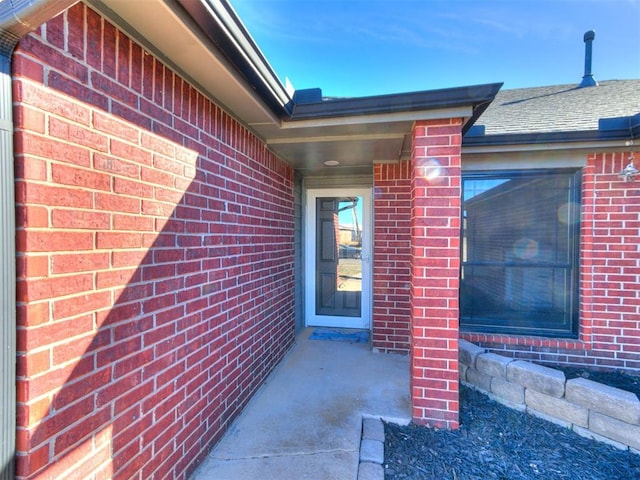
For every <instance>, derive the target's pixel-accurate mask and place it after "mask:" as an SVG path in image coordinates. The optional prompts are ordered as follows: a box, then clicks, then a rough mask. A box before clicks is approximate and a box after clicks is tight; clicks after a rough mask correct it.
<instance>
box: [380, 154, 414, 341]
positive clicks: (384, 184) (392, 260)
mask: <svg viewBox="0 0 640 480" xmlns="http://www.w3.org/2000/svg"><path fill="white" fill-rule="evenodd" d="M374 179H375V180H374V181H375V188H374V209H373V211H374V216H375V219H374V236H373V238H374V249H373V251H374V261H373V329H372V331H373V334H372V338H373V347H374V348H377V349H379V350H381V351H384V352H398V353H408V352H409V348H410V341H411V338H410V335H411V332H410V328H409V325H410V317H411V305H410V303H409V285H410V283H409V282H410V273H411V269H410V262H411V162H409V161H406V162H402V163H399V164H384V165H376V166H375V169H374Z"/></svg>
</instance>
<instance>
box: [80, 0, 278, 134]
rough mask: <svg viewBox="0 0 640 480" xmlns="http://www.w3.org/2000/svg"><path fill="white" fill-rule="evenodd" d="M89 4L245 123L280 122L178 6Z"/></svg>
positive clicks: (103, 0)
mask: <svg viewBox="0 0 640 480" xmlns="http://www.w3.org/2000/svg"><path fill="white" fill-rule="evenodd" d="M90 3H91V4H92V5H94V6H95V7H96V8H98V9H99V10H100V11H101V13H103V14H105V15H106V16H107V17H108V18H109V19H110V20H112V21H114V22H115V23H116V24H117V25H118V26H119V27H120V28H122V29H123V30H124V31H125V32H126V33H127V34H129V35H131V36H132V37H133V38H134V40H136V41H138V42H139V43H141V44H142V46H143V47H144V48H148V49H150V50H151V52H152V53H155V54H159V55H160V57H161V59H162V57H164V58H166V59H167V60H168V61H169V62H170V63H171V64H173V65H174V66H175V67H177V68H178V69H180V70H181V72H180V73H184V74H185V75H187V76H188V77H189V79H191V80H193V81H194V82H195V83H196V85H197V86H199V87H200V88H202V89H203V90H204V92H203V93H205V94H206V95H208V96H210V97H211V98H212V99H214V100H216V102H217V103H219V104H221V106H223V107H224V108H225V109H227V110H228V112H229V113H231V114H233V115H234V116H235V117H237V118H238V119H239V120H241V121H243V122H244V123H245V124H247V125H251V124H268V125H269V124H274V125H277V124H279V119H278V118H277V117H275V116H274V115H273V113H272V112H271V111H270V110H269V108H268V107H267V106H265V105H264V103H263V102H262V100H261V99H260V98H259V96H258V95H257V94H256V93H255V92H254V91H253V89H251V88H250V87H249V85H248V84H247V83H246V82H245V81H244V79H242V78H241V77H240V75H239V74H237V73H236V71H235V69H234V68H233V67H232V66H231V65H230V64H229V62H228V61H227V60H226V59H225V58H224V57H223V56H222V55H221V54H220V53H219V52H218V51H217V49H216V48H215V46H213V45H210V43H209V41H208V40H207V39H204V38H202V37H201V35H199V33H198V29H197V27H196V26H195V25H191V23H190V21H189V18H188V16H187V15H181V14H179V13H177V11H174V10H173V9H172V8H171V7H170V6H169V4H168V2H164V1H162V0H144V1H142V0H90ZM114 13H115V15H116V17H115V18H114V15H113V14H114ZM117 17H119V18H120V19H122V20H123V21H124V24H122V21H120V20H119V19H118V18H117Z"/></svg>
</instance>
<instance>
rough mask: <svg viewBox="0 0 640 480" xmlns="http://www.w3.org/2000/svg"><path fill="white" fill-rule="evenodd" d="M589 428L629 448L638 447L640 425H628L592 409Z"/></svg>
mask: <svg viewBox="0 0 640 480" xmlns="http://www.w3.org/2000/svg"><path fill="white" fill-rule="evenodd" d="M589 429H590V430H593V431H594V432H595V433H599V434H600V435H602V436H604V437H607V438H611V439H613V440H615V441H618V442H621V443H624V444H625V445H628V446H630V447H631V448H636V449H640V426H635V425H629V424H628V423H625V422H623V421H620V420H618V419H616V418H612V417H609V416H607V415H603V414H602V413H598V412H594V411H593V410H592V411H591V412H589Z"/></svg>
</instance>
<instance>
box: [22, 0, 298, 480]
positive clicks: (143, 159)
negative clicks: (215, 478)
mask: <svg viewBox="0 0 640 480" xmlns="http://www.w3.org/2000/svg"><path fill="white" fill-rule="evenodd" d="M13 66H14V102H15V128H16V134H15V148H16V159H15V164H16V178H17V182H16V203H17V212H16V215H17V222H16V224H17V251H18V258H17V267H18V278H17V292H18V293H17V300H18V316H17V318H18V332H17V341H18V364H17V370H18V372H17V374H18V382H17V390H18V399H17V402H18V405H17V408H18V410H17V413H18V426H17V455H16V459H17V465H16V467H17V475H18V477H19V478H36V477H38V478H65V479H92V478H93V479H98V478H127V479H128V478H137V479H148V478H157V479H160V478H171V479H185V478H187V477H188V475H189V473H190V472H191V471H193V469H194V468H195V466H196V465H197V463H198V462H199V461H200V460H201V459H202V458H203V456H204V455H205V454H206V452H207V451H208V449H209V448H210V447H211V446H212V445H213V443H214V442H216V441H217V440H218V439H219V438H220V437H221V436H222V434H223V433H224V432H225V430H226V429H227V427H228V426H229V424H230V422H231V421H232V420H233V419H234V418H235V417H236V416H237V415H238V414H239V412H240V411H241V409H242V408H243V406H244V405H245V404H246V403H247V401H248V400H249V398H250V397H251V395H252V394H253V393H254V392H255V391H256V389H257V388H258V387H259V386H260V384H261V383H262V382H263V381H264V379H265V377H266V375H267V374H268V373H269V372H270V371H271V369H272V368H273V367H274V366H275V365H276V363H277V362H278V361H279V360H280V359H281V358H282V356H283V355H284V354H285V352H286V351H287V350H288V348H289V347H290V346H291V345H292V342H293V339H294V299H293V292H294V284H293V263H294V257H293V249H294V246H293V238H294V235H293V228H294V225H293V171H292V169H291V168H290V167H288V166H287V165H285V164H284V163H283V162H281V161H280V160H279V159H277V158H275V157H274V156H273V155H272V154H271V153H270V152H269V151H268V150H267V149H266V147H265V145H264V144H262V143H261V142H260V141H259V140H257V139H256V138H255V137H254V136H253V135H252V134H251V133H250V132H249V131H247V130H246V129H245V128H243V127H242V126H241V125H239V124H238V123H237V122H236V121H234V120H233V119H232V118H231V117H230V116H229V115H227V114H226V113H225V112H224V111H222V110H221V109H220V108H218V107H217V106H216V105H215V104H213V103H212V102H211V101H209V100H208V99H207V98H206V97H205V96H203V95H202V94H201V93H199V92H198V91H197V90H195V89H194V88H193V87H192V86H190V85H189V84H188V83H186V82H185V81H184V80H183V79H182V78H180V77H179V76H178V75H177V74H175V73H174V72H172V71H171V70H170V69H169V68H167V67H165V66H164V65H163V64H162V63H161V62H160V61H158V60H157V59H155V58H154V57H153V56H151V55H149V54H148V53H147V52H144V51H143V50H142V48H141V47H140V46H138V45H136V44H135V43H133V42H132V41H130V40H129V39H128V38H127V37H126V36H125V35H123V34H122V33H121V32H119V31H118V30H117V29H116V28H115V27H114V26H113V25H111V24H110V23H108V22H107V21H106V20H104V19H103V18H101V17H100V16H99V15H97V14H96V13H95V12H93V11H92V10H90V9H89V8H88V7H86V6H85V5H83V4H79V5H76V6H75V7H73V8H71V9H69V10H68V11H67V12H65V13H64V14H62V15H60V16H58V17H56V18H54V19H52V20H51V21H49V22H48V23H47V24H46V25H44V26H42V27H41V28H39V29H38V30H37V31H36V32H35V33H34V34H32V35H30V36H28V37H26V38H25V39H23V40H22V41H21V42H20V45H19V47H18V49H17V50H16V53H15V55H14V59H13Z"/></svg>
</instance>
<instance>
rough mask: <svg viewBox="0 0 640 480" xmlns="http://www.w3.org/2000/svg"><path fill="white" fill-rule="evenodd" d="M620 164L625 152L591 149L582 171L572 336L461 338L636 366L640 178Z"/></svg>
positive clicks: (639, 359) (639, 345)
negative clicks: (623, 173) (630, 177)
mask: <svg viewBox="0 0 640 480" xmlns="http://www.w3.org/2000/svg"><path fill="white" fill-rule="evenodd" d="M628 162H629V153H628V152H626V153H599V154H591V155H589V156H588V157H587V166H586V167H585V168H584V169H583V178H582V225H581V231H580V234H581V248H580V329H579V338H578V339H577V340H567V339H549V338H538V337H518V336H509V335H484V334H472V333H465V334H463V335H462V337H463V338H465V339H466V340H469V341H471V342H473V343H477V344H479V345H481V346H482V347H484V348H487V349H489V350H491V351H494V352H496V353H500V354H501V355H506V356H511V357H514V358H519V359H525V360H532V361H535V362H538V363H546V364H573V365H582V366H587V367H592V368H599V369H612V368H616V369H636V370H637V369H640V247H639V239H640V217H639V215H640V181H639V180H637V179H636V180H634V181H631V182H625V181H624V180H621V179H620V178H618V175H617V173H618V172H619V171H620V170H622V169H623V168H624V166H625V165H626V164H627V163H628ZM636 163H637V160H636Z"/></svg>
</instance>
